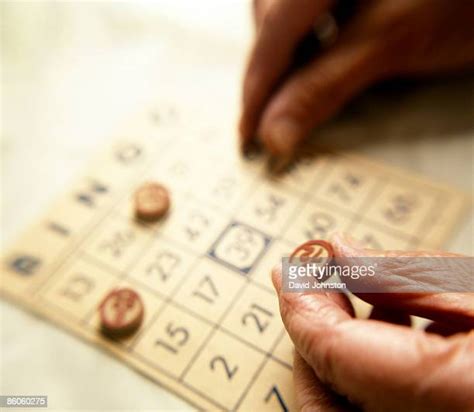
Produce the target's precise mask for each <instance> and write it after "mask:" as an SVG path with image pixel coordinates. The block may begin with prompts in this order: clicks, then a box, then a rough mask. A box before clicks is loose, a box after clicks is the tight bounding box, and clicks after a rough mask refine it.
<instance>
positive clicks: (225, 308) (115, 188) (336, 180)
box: [0, 108, 469, 411]
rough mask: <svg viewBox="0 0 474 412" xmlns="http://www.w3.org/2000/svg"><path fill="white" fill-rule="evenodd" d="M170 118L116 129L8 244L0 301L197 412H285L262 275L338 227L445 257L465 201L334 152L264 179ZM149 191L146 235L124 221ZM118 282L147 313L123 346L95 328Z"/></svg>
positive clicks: (275, 317)
mask: <svg viewBox="0 0 474 412" xmlns="http://www.w3.org/2000/svg"><path fill="white" fill-rule="evenodd" d="M160 109H161V108H160ZM158 112H159V110H158ZM174 116H175V114H173V112H172V111H169V110H164V112H163V113H160V112H159V116H157V112H156V111H154V112H153V115H151V112H147V113H145V114H144V116H143V117H142V118H141V119H140V120H138V123H134V124H132V125H131V126H130V128H129V129H124V130H123V131H122V134H121V136H118V137H119V139H118V140H117V143H116V144H115V145H113V146H112V147H110V148H109V149H108V150H106V151H105V153H104V154H103V155H101V156H100V157H99V158H98V159H97V160H96V161H95V162H94V163H93V164H92V165H91V166H90V167H89V168H88V170H87V171H86V173H85V174H84V176H83V177H81V178H80V179H79V180H78V181H77V182H76V183H75V184H73V185H71V187H70V190H69V191H68V192H67V193H65V194H64V195H63V196H61V197H60V198H59V199H58V200H57V201H56V202H55V203H54V204H53V206H52V207H51V209H50V210H49V211H48V212H47V213H46V214H45V216H44V217H43V218H42V219H40V220H38V222H37V223H36V224H35V225H34V226H32V227H30V228H29V229H28V230H27V231H26V233H25V234H24V235H23V236H21V238H20V239H18V241H17V242H16V243H15V244H13V245H12V246H11V247H10V248H9V250H8V251H7V252H6V253H5V254H4V256H3V258H2V275H1V288H0V289H1V292H2V295H3V296H5V297H7V298H8V299H11V300H13V301H14V302H16V303H18V304H21V305H23V306H25V307H27V308H28V309H31V310H32V311H34V312H36V313H39V314H41V315H42V316H44V317H45V318H47V319H49V320H51V321H53V322H54V323H56V324H58V325H61V326H62V327H64V328H65V329H67V330H70V331H71V332H73V333H75V334H76V335H78V336H80V337H81V338H83V339H85V340H88V341H90V342H93V343H94V344H96V345H99V346H100V347H102V348H104V349H106V350H108V351H110V352H113V353H114V354H115V355H116V356H117V357H118V358H119V359H121V360H122V361H123V362H125V363H127V364H128V365H130V366H132V367H133V368H135V369H136V370H138V371H139V372H141V373H143V374H144V375H146V376H148V377H149V378H151V379H153V380H156V381H157V382H160V383H161V384H162V385H163V386H165V387H166V388H168V389H169V390H170V391H172V392H174V393H176V394H177V395H178V396H180V397H182V398H184V399H186V400H187V401H188V402H189V403H190V404H192V405H194V406H195V407H197V408H199V409H206V410H207V409H214V410H215V409H222V410H258V411H266V410H275V411H278V410H284V411H286V410H293V409H294V399H293V386H292V373H291V367H292V366H291V365H292V345H291V342H290V340H289V338H288V337H287V335H286V333H285V331H284V328H283V325H282V322H281V318H280V315H279V313H278V303H277V300H276V298H275V295H274V292H273V289H272V287H271V284H270V270H271V268H272V267H273V266H274V265H275V264H277V263H278V262H279V259H281V257H282V256H288V254H289V253H291V251H292V250H293V249H294V248H295V247H296V246H297V245H299V244H300V243H302V242H304V241H306V240H308V239H315V238H317V239H325V238H327V236H328V234H329V233H330V232H332V231H334V230H341V231H346V232H348V233H350V234H352V236H353V237H355V238H358V239H360V240H361V241H362V242H364V243H365V244H367V245H369V246H372V247H376V248H379V247H380V248H387V249H416V248H437V247H440V246H441V245H442V244H443V241H445V240H446V238H447V236H448V235H449V234H450V232H451V231H452V230H453V228H454V226H455V224H456V223H457V222H458V221H459V219H460V217H462V216H463V212H464V211H465V210H466V206H468V204H469V202H468V199H467V198H466V196H464V195H462V194H461V193H459V192H457V191H455V190H451V189H449V188H446V187H441V186H439V185H436V184H433V183H430V182H427V181H425V180H423V179H420V178H418V177H414V176H412V175H410V174H407V173H404V172H400V171H398V170H394V169H392V168H389V167H386V166H383V165H380V164H377V163H374V162H372V161H369V160H366V159H363V158H360V157H358V156H354V155H351V154H342V153H340V154H319V155H316V156H308V157H304V158H303V159H301V161H300V162H299V163H298V164H297V165H295V166H294V167H293V168H292V169H291V170H290V172H289V173H287V174H285V175H283V176H280V177H278V178H271V177H269V176H268V173H267V172H266V169H265V166H264V162H262V160H261V159H254V160H246V159H242V158H241V157H240V155H239V154H238V153H237V151H236V150H235V147H234V143H235V142H234V140H235V139H234V138H233V136H232V135H229V134H227V135H222V134H221V132H219V131H213V130H210V129H209V126H208V125H205V126H203V127H202V128H201V127H200V126H199V124H198V122H195V123H193V125H190V124H188V123H187V122H186V121H184V122H183V121H182V119H181V121H177V120H176V119H174ZM184 120H186V119H184ZM229 130H230V128H229ZM147 180H157V181H159V182H161V183H163V184H164V185H165V186H167V187H168V189H169V191H170V193H171V197H172V199H171V201H172V206H171V210H170V212H169V214H168V215H167V216H166V217H165V218H164V219H162V220H161V221H159V222H158V223H154V224H153V223H152V224H150V223H146V224H145V223H140V222H137V221H136V220H135V219H134V217H133V216H134V214H133V203H132V196H133V191H134V189H135V187H137V185H138V184H140V183H142V182H144V181H147ZM119 285H126V286H128V287H131V288H133V289H134V290H136V291H137V292H138V293H139V294H140V296H141V297H142V299H143V301H144V304H145V318H144V322H143V324H142V326H141V328H140V330H139V331H138V332H137V333H136V334H135V335H134V336H132V337H129V338H127V339H125V340H123V341H120V342H118V341H112V340H108V339H106V338H104V337H103V336H102V335H101V334H100V333H99V318H98V311H97V309H98V305H99V303H100V301H101V300H102V299H103V297H104V296H105V295H106V294H107V293H108V292H109V291H110V290H111V289H113V288H115V287H117V286H119Z"/></svg>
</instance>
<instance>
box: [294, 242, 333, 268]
mask: <svg viewBox="0 0 474 412" xmlns="http://www.w3.org/2000/svg"><path fill="white" fill-rule="evenodd" d="M333 258H334V249H333V247H332V245H331V244H330V243H329V242H326V241H325V240H310V241H308V242H306V243H303V244H302V245H300V246H298V247H297V248H296V249H295V250H294V252H293V253H292V254H291V256H290V260H289V261H290V263H291V262H292V261H293V260H295V259H299V262H300V263H305V262H308V261H311V262H314V263H318V264H320V265H321V266H322V265H325V264H326V263H329V262H330V261H331V260H332V259H333Z"/></svg>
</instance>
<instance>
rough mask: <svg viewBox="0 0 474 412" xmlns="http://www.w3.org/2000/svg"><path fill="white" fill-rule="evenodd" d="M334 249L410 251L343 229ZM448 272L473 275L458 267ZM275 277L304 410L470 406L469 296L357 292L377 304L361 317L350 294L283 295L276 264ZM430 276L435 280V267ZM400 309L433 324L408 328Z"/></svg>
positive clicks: (473, 352)
mask: <svg viewBox="0 0 474 412" xmlns="http://www.w3.org/2000/svg"><path fill="white" fill-rule="evenodd" d="M333 247H334V253H335V256H336V257H359V256H367V255H370V254H374V253H377V254H378V255H379V256H380V255H381V254H383V253H386V254H388V255H389V256H397V253H398V254H399V255H400V256H401V255H403V256H407V252H380V251H379V252H375V251H370V250H365V249H363V248H360V247H359V246H357V245H355V244H354V243H352V242H351V241H349V240H348V239H346V238H344V237H343V236H340V235H338V236H335V237H334V239H333ZM410 253H411V254H412V255H413V256H417V254H419V253H425V254H426V253H427V252H419V253H418V252H408V255H410ZM433 255H435V256H440V255H444V254H440V253H436V254H433ZM445 255H446V256H451V255H452V254H448V253H446V254H445ZM428 272H429V271H428ZM425 273H427V271H426V270H425ZM452 275H453V277H466V276H472V274H471V273H460V271H457V273H453V274H452ZM272 277H273V283H274V286H275V289H276V291H277V293H278V296H279V300H280V310H281V315H282V318H283V322H284V324H285V327H286V329H287V331H288V333H289V335H290V337H291V339H292V340H293V342H294V344H295V362H294V381H295V388H296V396H297V401H298V403H299V406H300V408H301V410H324V411H351V410H356V409H355V408H356V407H363V410H366V411H382V410H383V411H400V410H417V411H425V410H426V411H433V410H446V411H448V410H449V411H451V410H456V411H465V410H469V411H471V410H473V409H474V393H473V391H472V388H473V387H474V374H473V373H472V371H473V370H474V332H473V331H472V328H474V299H473V296H472V294H470V293H439V294H435V293H430V294H428V293H426V294H415V293H412V294H380V293H379V294H365V295H360V296H359V297H361V298H363V299H364V300H365V301H367V302H368V303H371V304H373V305H375V309H374V310H373V312H372V314H371V316H370V319H367V320H365V319H356V318H355V317H354V310H353V307H352V305H351V303H350V301H349V299H348V298H347V297H346V296H345V295H343V294H341V293H316V294H297V293H283V292H282V288H281V273H280V269H274V271H273V276H272ZM433 278H434V279H438V275H437V274H436V273H435V270H433ZM390 281H391V282H393V279H390ZM425 281H426V279H425ZM397 312H398V315H397V316H394V314H395V313H397ZM400 313H401V314H402V315H408V314H411V315H420V316H423V317H426V318H429V319H431V320H432V321H433V323H431V324H430V325H429V326H428V327H427V329H426V330H425V331H423V330H414V329H410V328H407V327H406V326H402V325H404V324H406V321H407V319H408V316H400V315H399V314H400ZM428 332H431V333H428Z"/></svg>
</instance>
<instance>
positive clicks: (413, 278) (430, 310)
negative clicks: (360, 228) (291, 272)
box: [332, 234, 474, 328]
mask: <svg viewBox="0 0 474 412" xmlns="http://www.w3.org/2000/svg"><path fill="white" fill-rule="evenodd" d="M332 245H333V248H334V253H335V255H336V260H337V262H338V263H340V264H347V265H351V264H354V262H357V264H361V265H363V264H364V261H365V259H367V258H369V259H370V258H373V257H384V256H385V257H390V258H397V257H413V258H414V262H415V263H414V264H413V265H411V266H409V265H408V264H407V262H408V261H407V260H404V261H403V263H400V265H394V264H393V262H394V260H393V259H387V261H386V263H384V262H383V261H378V267H377V271H379V272H382V271H383V274H384V275H383V276H374V277H365V278H362V277H361V278H359V279H358V280H357V282H358V283H357V287H358V290H361V288H362V287H364V288H367V290H371V285H372V286H373V285H375V283H373V282H377V283H376V287H377V290H383V289H386V290H390V291H397V290H400V291H403V290H409V291H411V292H412V291H414V290H416V289H418V290H423V285H425V290H427V291H429V290H433V285H437V284H439V282H440V281H441V282H443V283H444V284H445V283H446V282H449V284H450V285H453V284H458V285H459V287H457V288H456V289H457V290H462V289H464V290H467V291H469V290H472V285H470V282H471V283H472V266H471V265H469V264H467V265H466V263H465V260H464V259H452V260H450V261H449V262H447V260H441V259H438V260H437V262H436V267H433V266H432V265H431V262H430V261H429V260H428V259H426V263H424V262H425V260H421V259H419V258H420V257H427V258H429V257H461V255H457V254H454V253H448V252H421V251H415V252H404V251H378V250H372V249H365V248H363V247H361V246H360V245H358V244H356V243H354V241H353V240H351V239H349V238H348V237H347V236H344V235H341V234H335V235H334V236H333V238H332ZM366 264H369V263H368V261H367V263H366ZM384 264H385V265H386V267H382V266H381V265H384ZM421 264H424V265H425V266H424V267H421V266H420V265H421ZM443 265H445V266H443ZM440 273H441V274H443V276H440ZM446 273H448V274H449V279H447V278H446V276H445V274H446ZM345 281H346V284H347V285H348V287H349V288H350V287H351V282H354V281H353V280H351V279H349V278H347V279H345ZM441 285H442V284H441ZM355 294H356V295H357V296H358V297H360V298H361V299H363V300H365V301H366V302H368V303H370V304H372V305H377V306H380V307H384V308H386V309H392V310H393V309H396V310H401V311H403V312H406V313H410V314H412V315H417V316H422V317H426V318H429V319H432V320H437V321H440V322H451V323H453V324H456V325H460V326H466V327H471V328H473V327H474V294H473V293H460V292H449V293H402V292H400V293H355Z"/></svg>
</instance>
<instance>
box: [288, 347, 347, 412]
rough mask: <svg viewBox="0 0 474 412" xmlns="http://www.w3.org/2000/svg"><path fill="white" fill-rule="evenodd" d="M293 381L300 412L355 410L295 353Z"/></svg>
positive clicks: (343, 411) (345, 411)
mask: <svg viewBox="0 0 474 412" xmlns="http://www.w3.org/2000/svg"><path fill="white" fill-rule="evenodd" d="M293 380H294V384H295V394H296V403H297V405H298V408H299V410H300V411H318V412H348V411H350V410H353V408H351V407H350V406H349V405H347V401H345V400H344V399H343V398H341V396H338V395H337V394H335V393H334V392H332V391H331V390H330V389H329V388H328V387H327V386H325V385H324V384H323V383H321V381H320V380H319V379H318V377H317V376H316V375H315V374H314V371H313V369H312V368H311V366H309V365H308V364H307V363H306V361H305V360H304V359H303V358H302V357H301V355H300V354H299V353H298V352H295V356H294V361H293Z"/></svg>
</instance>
